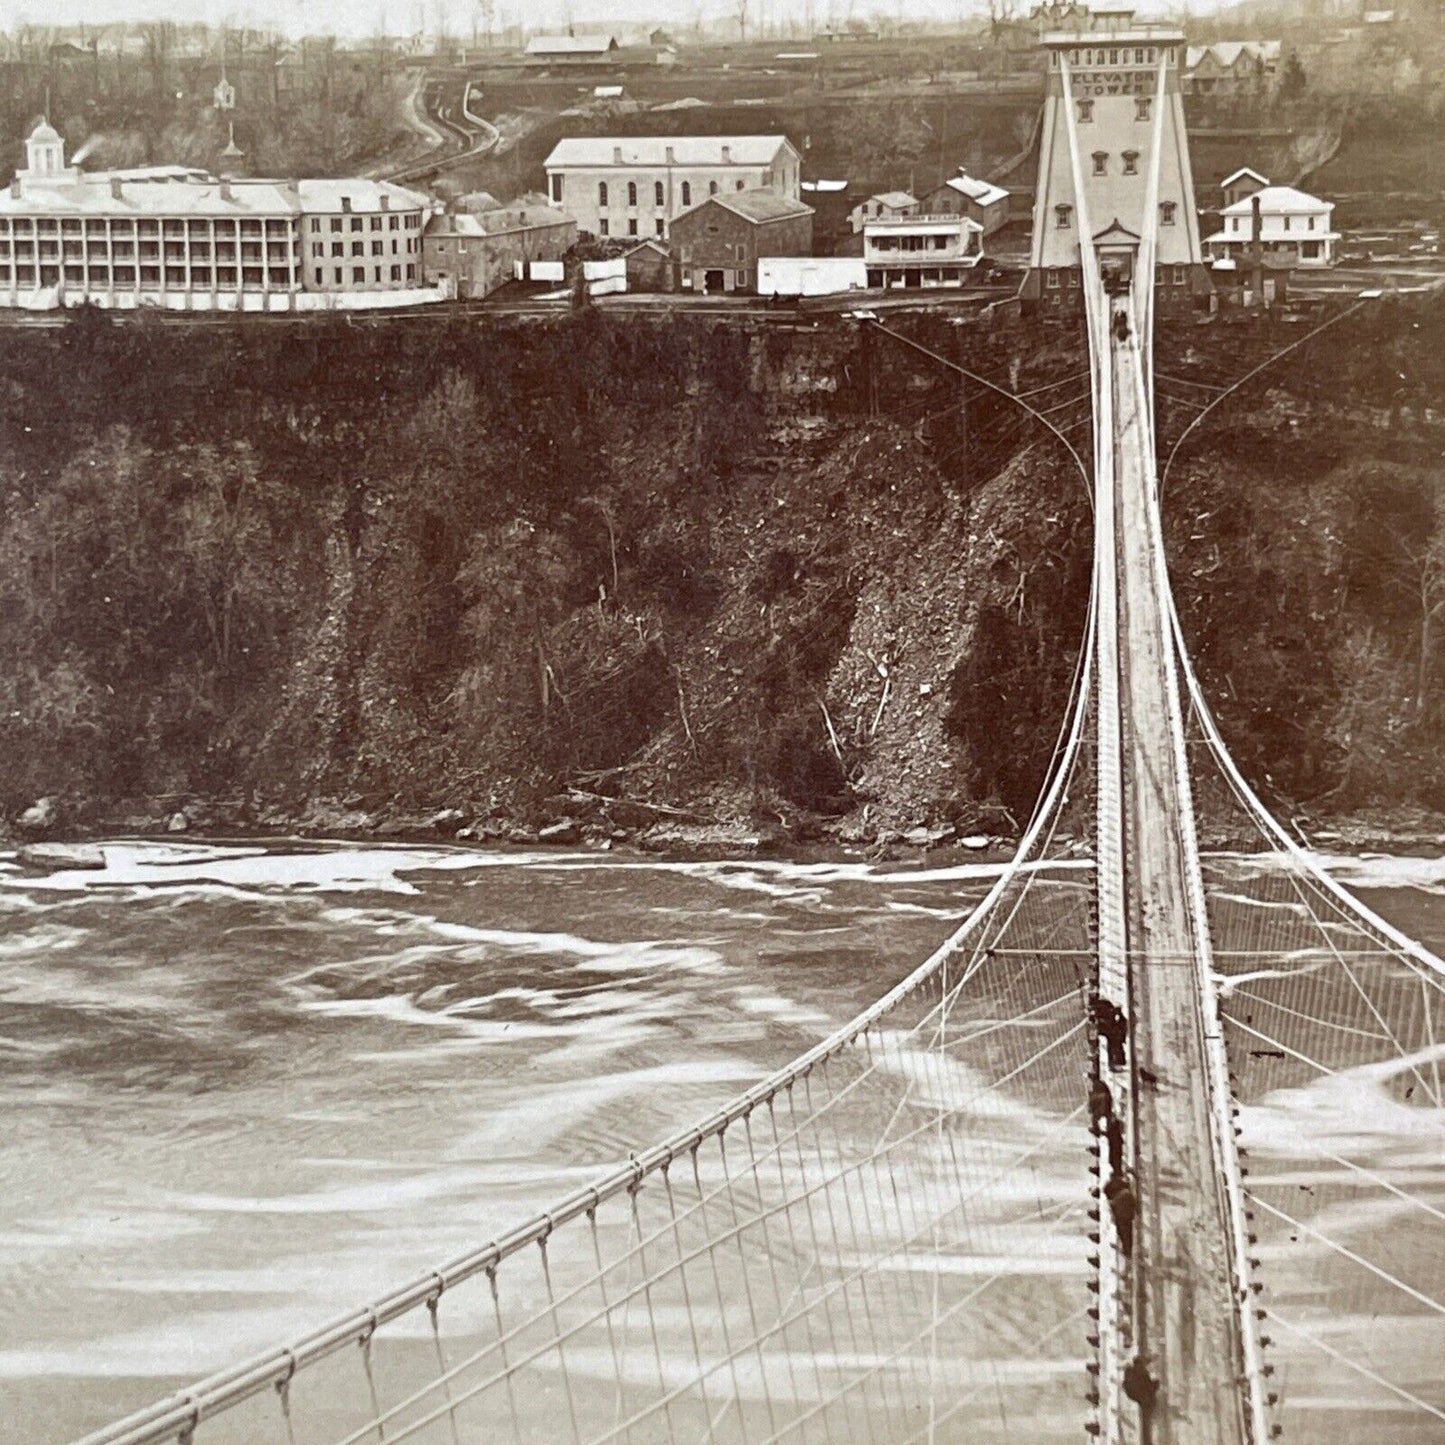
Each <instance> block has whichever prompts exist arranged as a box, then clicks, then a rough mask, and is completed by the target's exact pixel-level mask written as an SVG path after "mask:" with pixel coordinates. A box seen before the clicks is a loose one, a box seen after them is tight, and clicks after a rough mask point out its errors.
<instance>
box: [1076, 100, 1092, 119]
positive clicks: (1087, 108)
mask: <svg viewBox="0 0 1445 1445" xmlns="http://www.w3.org/2000/svg"><path fill="white" fill-rule="evenodd" d="M1093 118H1094V102H1093V101H1092V100H1081V101H1080V102H1079V121H1080V123H1081V124H1084V125H1087V124H1088V123H1089V122H1090V121H1091V120H1093Z"/></svg>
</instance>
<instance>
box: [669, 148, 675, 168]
mask: <svg viewBox="0 0 1445 1445" xmlns="http://www.w3.org/2000/svg"><path fill="white" fill-rule="evenodd" d="M667 163H668V165H670V166H675V165H676V164H677V153H676V151H674V150H673V148H672V147H671V146H668V148H667Z"/></svg>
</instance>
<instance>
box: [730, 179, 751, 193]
mask: <svg viewBox="0 0 1445 1445" xmlns="http://www.w3.org/2000/svg"><path fill="white" fill-rule="evenodd" d="M747 185H748V183H747V182H746V181H739V182H738V183H737V185H736V186H735V187H734V188H733V189H734V190H738V191H745V190H746V189H747Z"/></svg>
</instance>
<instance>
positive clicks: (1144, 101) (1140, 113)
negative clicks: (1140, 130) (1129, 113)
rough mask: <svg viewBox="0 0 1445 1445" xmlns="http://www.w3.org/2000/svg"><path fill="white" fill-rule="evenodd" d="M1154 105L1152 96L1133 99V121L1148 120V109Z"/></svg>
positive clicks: (1140, 96)
mask: <svg viewBox="0 0 1445 1445" xmlns="http://www.w3.org/2000/svg"><path fill="white" fill-rule="evenodd" d="M1153 104H1154V100H1153V97H1152V96H1148V95H1139V96H1135V98H1134V119H1135V120H1148V119H1149V110H1150V107H1151V106H1152V105H1153Z"/></svg>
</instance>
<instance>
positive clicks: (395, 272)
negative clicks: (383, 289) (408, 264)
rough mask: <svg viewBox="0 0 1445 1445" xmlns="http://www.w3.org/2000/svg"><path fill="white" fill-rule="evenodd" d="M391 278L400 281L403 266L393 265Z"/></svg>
mask: <svg viewBox="0 0 1445 1445" xmlns="http://www.w3.org/2000/svg"><path fill="white" fill-rule="evenodd" d="M391 279H392V280H393V281H400V280H401V267H400V266H393V267H392V268H391Z"/></svg>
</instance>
